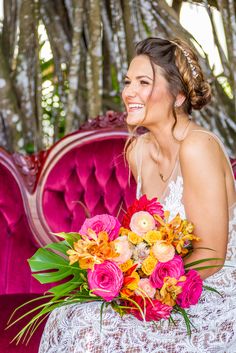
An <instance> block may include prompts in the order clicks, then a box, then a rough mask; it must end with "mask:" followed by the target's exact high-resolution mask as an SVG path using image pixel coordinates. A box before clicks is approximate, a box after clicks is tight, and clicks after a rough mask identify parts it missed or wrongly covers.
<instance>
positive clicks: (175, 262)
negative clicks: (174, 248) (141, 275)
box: [150, 255, 184, 288]
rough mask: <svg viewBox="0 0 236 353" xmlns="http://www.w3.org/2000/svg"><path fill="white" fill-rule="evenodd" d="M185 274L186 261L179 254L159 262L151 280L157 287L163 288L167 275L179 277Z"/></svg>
mask: <svg viewBox="0 0 236 353" xmlns="http://www.w3.org/2000/svg"><path fill="white" fill-rule="evenodd" d="M183 274H184V263H183V260H182V258H181V257H180V256H179V255H175V256H174V258H173V259H172V260H170V261H167V262H158V263H157V265H156V267H155V269H154V271H153V272H152V274H151V276H150V281H151V283H152V285H153V287H155V288H161V287H162V286H163V281H164V278H165V277H167V276H168V277H173V278H176V279H179V277H180V276H182V275H183Z"/></svg>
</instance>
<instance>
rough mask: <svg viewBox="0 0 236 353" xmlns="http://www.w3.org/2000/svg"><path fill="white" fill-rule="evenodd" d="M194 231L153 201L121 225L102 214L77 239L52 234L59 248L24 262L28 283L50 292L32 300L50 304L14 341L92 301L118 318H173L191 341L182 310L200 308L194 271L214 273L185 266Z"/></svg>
mask: <svg viewBox="0 0 236 353" xmlns="http://www.w3.org/2000/svg"><path fill="white" fill-rule="evenodd" d="M193 229H194V227H193V224H192V223H191V222H189V221H187V220H185V219H184V220H183V219H181V217H180V215H179V214H177V215H176V216H175V217H174V218H173V219H171V220H170V219H169V212H168V211H165V212H164V210H163V207H162V205H161V204H160V203H159V202H158V201H157V199H156V198H154V199H152V200H148V199H147V197H146V196H145V195H143V196H142V197H141V198H140V199H138V200H135V202H134V203H133V205H131V206H130V207H129V208H128V210H127V212H126V213H125V215H124V218H123V221H122V224H120V222H119V220H118V219H117V218H116V217H113V216H111V215H109V214H102V215H97V216H95V217H92V218H87V219H86V220H85V222H84V224H83V225H82V227H81V229H80V230H79V232H78V233H75V232H73V233H57V235H58V236H59V237H60V238H62V239H63V240H60V241H59V242H56V243H52V244H49V245H47V246H45V247H44V248H40V249H38V250H37V252H36V253H35V254H34V255H33V256H32V257H31V258H30V259H29V260H28V261H29V265H30V267H31V271H32V272H33V276H34V277H35V278H36V279H37V280H38V281H39V282H40V283H53V285H54V286H53V287H52V288H51V289H50V290H49V291H48V294H47V295H46V296H44V297H40V298H37V299H34V301H35V300H36V301H37V300H40V299H42V298H46V299H47V301H46V302H45V301H44V303H43V304H40V305H38V306H36V307H35V308H34V309H33V310H31V311H30V313H31V314H32V313H34V312H37V313H36V314H35V316H34V317H33V318H32V319H31V320H30V321H29V323H28V324H27V325H26V326H25V327H24V328H23V329H22V330H21V331H20V332H19V333H18V335H17V336H16V337H15V339H16V340H17V341H19V340H20V339H21V338H22V336H28V338H30V337H31V336H32V334H33V333H34V331H35V329H36V328H37V326H38V325H39V324H40V322H41V321H42V320H43V319H44V318H45V317H47V316H48V315H49V313H50V312H51V311H52V310H53V309H55V308H57V307H60V306H62V305H67V304H72V303H82V302H90V301H101V302H102V303H103V304H102V305H101V311H102V310H103V308H104V305H111V306H112V308H113V309H114V310H116V311H117V312H118V313H119V314H120V315H134V316H135V317H136V318H137V319H139V320H143V321H154V322H155V321H159V320H162V319H163V320H167V319H168V320H170V321H173V317H172V314H173V313H179V314H180V315H182V316H183V318H184V320H185V323H186V327H187V332H188V333H189V334H190V333H191V322H190V320H189V317H188V315H187V312H186V310H185V309H187V308H189V307H190V306H191V305H195V304H197V303H198V301H199V298H200V296H201V293H202V290H203V282H202V280H201V277H200V275H199V273H198V271H197V270H199V269H205V268H209V267H212V266H200V267H199V266H198V265H199V264H200V263H202V262H204V261H207V260H210V259H203V260H199V261H195V262H193V263H190V264H187V265H184V261H183V258H184V257H185V256H188V255H189V254H191V252H192V251H193V248H192V241H198V240H199V238H198V237H197V236H195V235H194V234H193ZM56 282H60V283H59V284H57V285H55V283H56ZM207 289H210V290H213V291H215V290H214V289H213V288H209V287H208V288H207ZM29 303H30V304H32V301H31V302H28V303H26V304H24V305H27V304H29ZM17 310H18V309H16V311H17ZM14 314H15V312H14V313H13V315H14ZM101 314H102V313H101ZM24 316H25V315H23V316H22V317H24ZM10 321H13V319H12V317H11V318H10ZM18 321H19V319H17V320H15V321H13V322H12V323H11V324H10V325H9V327H10V326H11V325H13V324H14V323H16V322H18Z"/></svg>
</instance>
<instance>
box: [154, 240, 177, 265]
mask: <svg viewBox="0 0 236 353" xmlns="http://www.w3.org/2000/svg"><path fill="white" fill-rule="evenodd" d="M152 252H153V255H154V256H155V258H156V259H157V260H158V261H161V262H167V261H170V260H172V259H173V257H174V256H175V248H174V247H173V245H172V244H167V243H166V242H165V241H164V240H157V241H156V243H155V244H154V245H153V248H152Z"/></svg>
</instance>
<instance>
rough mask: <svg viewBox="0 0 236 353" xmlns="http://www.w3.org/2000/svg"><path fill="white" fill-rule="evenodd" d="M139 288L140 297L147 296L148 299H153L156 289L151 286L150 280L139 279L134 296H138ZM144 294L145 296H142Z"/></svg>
mask: <svg viewBox="0 0 236 353" xmlns="http://www.w3.org/2000/svg"><path fill="white" fill-rule="evenodd" d="M139 288H140V289H141V294H142V295H145V294H146V295H147V296H148V297H150V298H154V295H155V293H156V289H155V288H154V287H153V286H152V284H151V282H150V280H149V279H148V278H141V279H140V281H139V282H138V288H137V289H136V291H135V294H137V295H140V292H139ZM144 292H145V294H144Z"/></svg>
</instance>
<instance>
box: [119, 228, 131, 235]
mask: <svg viewBox="0 0 236 353" xmlns="http://www.w3.org/2000/svg"><path fill="white" fill-rule="evenodd" d="M129 232H130V230H129V229H126V228H124V227H120V232H119V235H128V233H129Z"/></svg>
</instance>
